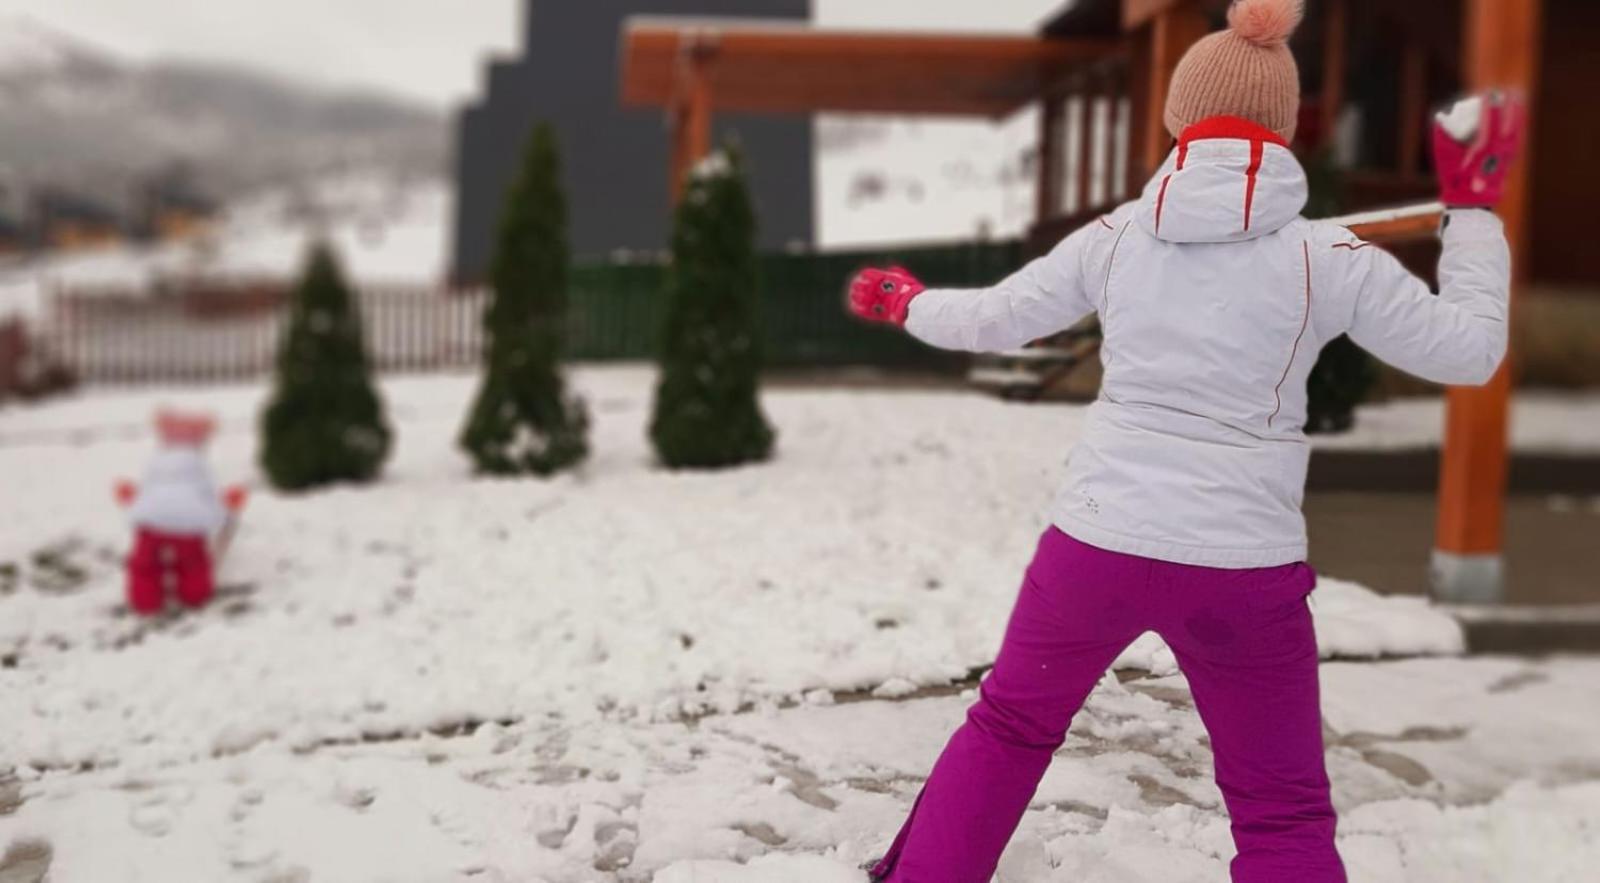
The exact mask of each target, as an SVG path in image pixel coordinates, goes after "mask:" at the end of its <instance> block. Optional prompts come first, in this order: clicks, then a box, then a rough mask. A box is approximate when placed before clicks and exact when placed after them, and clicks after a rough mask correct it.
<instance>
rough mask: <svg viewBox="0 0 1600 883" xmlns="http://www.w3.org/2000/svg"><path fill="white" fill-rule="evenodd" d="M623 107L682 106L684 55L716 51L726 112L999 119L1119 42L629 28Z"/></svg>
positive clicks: (731, 26) (733, 25)
mask: <svg viewBox="0 0 1600 883" xmlns="http://www.w3.org/2000/svg"><path fill="white" fill-rule="evenodd" d="M623 39H624V50H623V51H624V55H623V74H622V83H621V94H622V102H623V104H624V105H628V106H655V107H670V106H672V105H673V104H674V103H676V102H677V100H678V88H679V79H680V72H679V70H678V67H679V61H680V58H681V56H682V50H681V47H682V46H684V45H688V44H696V45H703V46H708V47H713V49H712V51H714V53H715V55H716V58H717V64H716V66H715V69H714V70H713V71H712V73H711V77H712V83H711V87H712V91H713V92H714V93H715V94H716V96H717V106H718V107H719V108H721V109H723V110H726V111H734V112H766V113H809V112H822V111H839V112H872V111H876V112H883V113H922V114H949V115H968V116H987V117H999V116H1005V115H1008V114H1010V113H1012V112H1014V111H1016V110H1019V109H1021V108H1022V107H1025V106H1027V105H1028V104H1029V103H1031V102H1033V101H1036V100H1037V99H1038V97H1039V95H1040V94H1041V92H1043V91H1044V89H1045V88H1046V85H1047V84H1048V83H1050V82H1052V81H1053V80H1054V79H1055V78H1056V77H1057V76H1058V74H1059V73H1060V72H1061V71H1064V70H1069V69H1071V68H1073V67H1076V66H1080V65H1082V64H1084V63H1088V62H1092V61H1095V60H1098V59H1101V58H1107V57H1112V56H1115V55H1116V54H1118V53H1120V52H1121V51H1122V47H1121V45H1120V42H1119V41H1116V40H1109V39H1060V40H1058V39H1046V38H1038V37H992V36H952V35H946V34H914V33H883V32H867V31H829V30H819V29H813V28H803V27H792V26H791V27H779V26H762V25H752V24H749V23H748V22H718V21H716V20H711V21H704V20H695V19H681V20H673V19H665V20H655V21H651V22H648V23H639V22H630V23H629V24H628V26H627V28H626V31H625V33H624V37H623Z"/></svg>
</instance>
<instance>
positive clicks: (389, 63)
mask: <svg viewBox="0 0 1600 883" xmlns="http://www.w3.org/2000/svg"><path fill="white" fill-rule="evenodd" d="M523 2H524V0H0V15H5V16H23V17H27V18H31V19H33V20H34V21H36V22H38V23H40V24H43V25H46V26H49V27H51V28H54V29H56V30H60V31H63V32H65V33H67V34H70V35H73V36H76V37H78V38H81V39H83V40H86V41H88V42H90V43H93V44H97V45H99V46H101V47H103V48H105V49H109V50H112V51H114V52H116V53H117V54H119V55H123V56H125V57H128V58H132V59H150V58H155V57H160V56H179V57H187V58H201V59H208V60H224V61H229V62H233V63H236V64H240V65H244V66H247V67H253V68H261V69H265V70H268V71H272V72H274V73H277V74H279V75H280V76H284V77H288V78H291V79H298V80H302V81H310V82H313V83H320V84H326V85H333V86H354V87H365V88H377V89H382V90H385V91H388V92H391V93H396V94H400V95H408V96H412V97H415V98H420V99H423V100H426V101H430V102H433V103H436V104H446V103H455V102H457V101H459V100H461V99H463V98H465V97H467V96H469V95H471V94H473V93H475V92H476V91H477V88H478V77H479V70H480V67H481V59H482V58H483V57H484V56H485V55H488V54H490V53H492V52H511V51H514V50H515V49H516V48H517V42H518V33H519V29H520V23H521V19H522V11H521V9H522V5H523ZM539 2H561V3H581V2H584V0H539ZM1063 3H1064V0H981V2H974V0H812V8H813V10H814V13H815V15H816V18H817V20H818V21H819V22H821V23H823V24H829V25H840V26H845V25H848V26H860V27H885V28H900V29H913V30H914V29H923V28H941V29H943V28H956V29H961V28H975V29H983V30H1011V31H1027V30H1031V29H1032V28H1033V26H1034V25H1035V24H1036V23H1037V22H1038V21H1039V19H1041V18H1042V17H1043V16H1045V15H1046V14H1048V13H1049V12H1050V11H1051V10H1053V9H1055V8H1059V7H1060V6H1062V5H1063Z"/></svg>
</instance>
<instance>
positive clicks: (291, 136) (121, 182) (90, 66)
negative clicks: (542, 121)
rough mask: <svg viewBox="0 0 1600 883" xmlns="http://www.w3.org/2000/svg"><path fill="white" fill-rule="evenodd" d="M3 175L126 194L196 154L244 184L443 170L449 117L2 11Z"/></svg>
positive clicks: (211, 173)
mask: <svg viewBox="0 0 1600 883" xmlns="http://www.w3.org/2000/svg"><path fill="white" fill-rule="evenodd" d="M0 132H4V133H5V146H4V155H3V156H0V173H3V177H4V179H5V180H6V182H7V183H8V184H9V185H10V186H13V187H15V186H18V185H21V184H27V183H30V182H38V181H44V182H53V183H64V182H70V183H71V184H72V185H74V186H75V187H78V188H80V189H81V188H85V187H87V188H92V189H93V190H95V191H97V192H99V193H101V194H110V195H112V196H116V195H119V194H123V193H126V192H128V191H129V190H130V189H131V188H130V186H129V182H130V181H131V180H133V178H134V177H136V176H137V175H139V174H141V173H148V172H150V171H151V170H153V169H156V168H160V167H162V166H165V165H167V164H169V163H171V162H173V161H176V160H182V161H184V162H187V163H189V164H190V166H191V167H192V168H193V170H194V172H195V173H196V174H197V176H198V177H199V178H200V180H201V181H202V182H204V183H205V184H206V185H207V186H208V187H210V188H211V189H213V190H214V191H217V192H221V193H233V192H237V191H238V190H240V189H243V188H248V187H252V186H256V185H259V184H261V183H263V182H283V181H294V180H303V179H305V178H306V177H307V176H310V175H320V174H325V173H327V172H328V171H330V170H338V169H342V168H348V167H350V166H351V165H360V166H364V167H368V168H375V169H378V170H380V171H398V172H406V173H410V174H419V173H430V174H439V173H440V172H442V171H443V167H444V157H445V151H446V140H447V139H446V134H447V132H446V127H445V120H444V116H443V115H442V114H440V113H438V112H436V111H435V110H433V109H431V108H427V107H423V106H419V105H417V104H414V103H411V102H407V101H402V100H398V99H393V98H387V97H382V96H374V95H369V94H325V93H320V92H316V91H312V90H309V89H306V88H303V87H299V86H294V85H290V84H287V83H283V82H280V81H277V80H274V79H272V78H270V77H267V76H263V75H260V74H256V73H251V72H248V71H244V70H241V69H235V68H229V67H225V66H219V65H210V64H200V63H190V62H159V61H158V62H154V63H149V64H140V63H133V62H129V61H125V60H123V59H121V58H119V57H117V56H115V55H113V54H111V53H109V52H106V51H103V50H100V49H98V48H96V47H93V46H90V45H87V44H85V43H82V42H80V41H77V40H75V39H73V38H71V37H69V36H66V35H63V34H60V33H58V32H56V31H53V30H51V29H49V28H46V27H44V26H42V25H39V24H37V23H34V22H32V21H30V20H28V19H19V18H11V17H0Z"/></svg>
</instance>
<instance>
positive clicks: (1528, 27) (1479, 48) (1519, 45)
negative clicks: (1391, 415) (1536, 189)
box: [1434, 0, 1543, 600]
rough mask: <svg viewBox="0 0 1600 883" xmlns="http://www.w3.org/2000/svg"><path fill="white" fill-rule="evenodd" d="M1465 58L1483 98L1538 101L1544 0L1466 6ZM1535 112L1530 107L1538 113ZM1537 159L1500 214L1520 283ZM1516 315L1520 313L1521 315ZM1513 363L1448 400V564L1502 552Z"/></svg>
mask: <svg viewBox="0 0 1600 883" xmlns="http://www.w3.org/2000/svg"><path fill="white" fill-rule="evenodd" d="M1465 2H1466V27H1465V31H1464V33H1465V46H1464V56H1465V59H1466V62H1465V69H1466V72H1467V74H1466V75H1467V83H1466V85H1467V87H1468V89H1470V90H1471V91H1474V92H1477V91H1482V90H1485V89H1490V88H1503V87H1510V88H1515V89H1518V90H1520V91H1521V92H1522V93H1523V94H1524V95H1526V96H1528V98H1529V99H1530V100H1531V99H1532V96H1533V95H1535V94H1536V91H1535V86H1536V85H1537V83H1536V79H1537V74H1538V46H1539V28H1540V20H1541V16H1542V14H1543V9H1542V0H1519V2H1507V0H1465ZM1533 110H1534V109H1533V108H1531V107H1530V111H1533ZM1533 155H1534V154H1533V153H1532V152H1531V151H1529V150H1526V149H1525V150H1524V153H1523V156H1524V160H1523V161H1522V162H1520V163H1519V164H1518V165H1517V166H1516V168H1515V169H1514V170H1513V172H1512V173H1511V177H1510V180H1509V186H1508V187H1507V191H1506V197H1505V200H1504V201H1503V202H1502V203H1501V205H1500V208H1499V214H1500V217H1501V219H1502V220H1503V221H1504V222H1505V226H1506V237H1507V239H1508V240H1509V242H1510V244H1511V251H1512V266H1513V278H1514V284H1520V283H1521V281H1522V280H1523V279H1525V278H1526V260H1525V258H1526V256H1527V254H1528V240H1527V231H1528V214H1529V204H1528V203H1529V200H1528V179H1529V177H1530V176H1531V175H1532V174H1533V169H1532V168H1530V167H1531V165H1532V162H1531V160H1529V159H1527V158H1528V157H1532V156H1533ZM1513 312H1514V311H1513ZM1510 361H1511V360H1510V359H1507V360H1506V363H1505V364H1503V365H1501V367H1500V371H1499V372H1498V373H1496V374H1495V376H1494V379H1493V380H1491V381H1490V383H1489V384H1488V385H1486V386H1483V387H1470V388H1467V387H1459V388H1452V389H1450V390H1449V392H1448V394H1447V402H1448V411H1447V416H1446V420H1445V445H1444V454H1443V462H1442V465H1441V467H1440V476H1439V518H1438V524H1437V527H1436V531H1435V549H1436V553H1435V557H1436V560H1439V555H1440V554H1441V553H1442V554H1443V555H1444V556H1448V557H1447V560H1454V561H1455V562H1457V563H1460V562H1462V561H1467V560H1471V561H1477V562H1485V561H1493V560H1495V556H1498V555H1499V553H1500V550H1501V548H1502V542H1503V535H1502V531H1503V528H1504V521H1505V512H1504V503H1505V491H1506V469H1507V456H1506V451H1507V439H1506V434H1507V431H1506V421H1507V415H1508V412H1509V410H1510V401H1511V374H1510ZM1487 582H1488V583H1489V584H1487V585H1468V584H1467V583H1466V582H1464V581H1460V580H1456V581H1448V580H1447V581H1445V582H1442V583H1438V584H1436V585H1435V587H1434V588H1435V593H1436V595H1439V596H1441V597H1446V598H1459V597H1460V596H1461V595H1462V593H1464V592H1465V593H1472V594H1482V595H1487V596H1489V597H1488V599H1491V600H1492V599H1496V598H1497V597H1498V594H1499V591H1500V586H1499V585H1498V581H1497V580H1494V579H1493V578H1492V577H1491V578H1489V579H1488V580H1487Z"/></svg>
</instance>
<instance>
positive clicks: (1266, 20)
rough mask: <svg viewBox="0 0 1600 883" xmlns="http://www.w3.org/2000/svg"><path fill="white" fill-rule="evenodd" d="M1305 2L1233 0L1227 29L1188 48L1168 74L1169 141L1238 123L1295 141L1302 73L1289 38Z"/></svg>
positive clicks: (1298, 0) (1301, 15)
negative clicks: (1191, 130)
mask: <svg viewBox="0 0 1600 883" xmlns="http://www.w3.org/2000/svg"><path fill="white" fill-rule="evenodd" d="M1304 16H1305V2H1304V0H1234V3H1233V5H1232V6H1230V7H1228V29H1227V30H1225V31H1218V32H1217V33H1215V34H1211V35H1210V36H1207V37H1204V38H1202V39H1201V40H1200V41H1199V42H1197V43H1195V44H1194V46H1192V47H1190V49H1189V51H1188V53H1187V54H1185V55H1184V56H1183V60H1182V61H1180V62H1178V68H1177V70H1175V71H1173V74H1172V86H1171V88H1170V90H1169V92H1168V94H1167V109H1166V114H1165V121H1166V124H1167V131H1168V132H1171V133H1172V137H1174V138H1180V137H1182V136H1183V130H1184V129H1187V128H1188V127H1190V126H1192V125H1194V124H1195V123H1198V122H1200V121H1201V120H1204V119H1209V118H1211V117H1219V116H1230V117H1239V118H1241V119H1246V120H1249V121H1250V122H1253V123H1256V124H1258V125H1261V126H1265V127H1266V128H1268V129H1271V130H1272V131H1273V132H1275V133H1276V134H1277V135H1278V136H1279V137H1280V138H1282V139H1283V140H1284V141H1285V142H1288V141H1293V140H1294V132H1295V127H1296V125H1297V124H1298V122H1299V114H1300V69H1299V68H1298V67H1297V66H1296V65H1295V62H1294V55H1293V54H1292V53H1290V51H1289V38H1290V37H1291V36H1293V35H1294V31H1295V28H1296V27H1298V26H1299V25H1300V19H1301V18H1303V17H1304Z"/></svg>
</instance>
